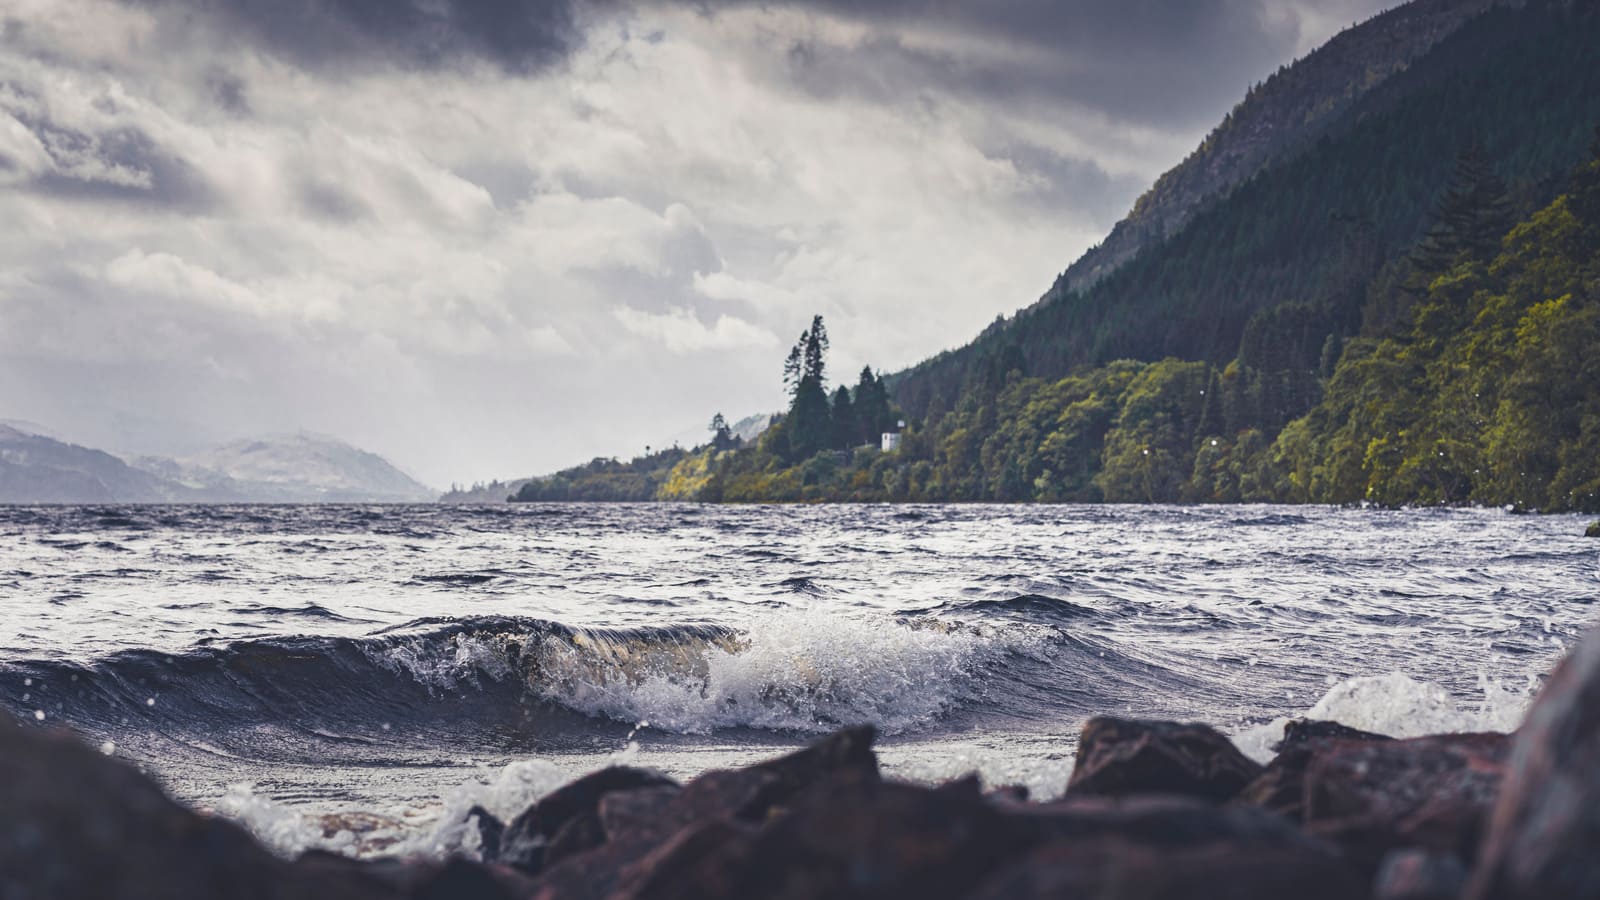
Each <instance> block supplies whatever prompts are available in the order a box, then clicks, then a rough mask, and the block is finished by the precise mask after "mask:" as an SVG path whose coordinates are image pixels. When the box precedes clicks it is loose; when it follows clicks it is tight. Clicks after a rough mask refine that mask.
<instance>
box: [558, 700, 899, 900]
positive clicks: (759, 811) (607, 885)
mask: <svg viewBox="0 0 1600 900" xmlns="http://www.w3.org/2000/svg"><path fill="white" fill-rule="evenodd" d="M875 736H876V733H875V731H874V730H873V729H872V728H871V727H863V728H851V729H845V730H843V731H840V732H836V733H834V734H831V735H829V736H827V737H825V738H822V739H821V740H819V741H817V742H816V743H814V744H812V745H811V746H809V747H806V748H805V749H803V750H799V751H796V752H794V753H791V754H788V755H786V756H781V757H778V758H776V759H772V760H768V761H766V762H762V763H757V764H756V765H753V766H749V767H746V768H743V769H730V770H717V771H711V772H707V773H705V774H703V775H701V776H700V777H698V778H696V779H694V780H693V781H691V782H690V783H689V784H687V785H685V786H684V787H683V789H682V790H681V791H672V792H670V794H668V793H667V792H663V791H660V790H659V786H657V787H641V788H634V789H632V790H626V791H614V792H610V793H607V794H606V795H604V796H603V797H601V798H600V800H599V806H598V809H597V812H596V816H597V819H598V821H599V824H600V826H601V830H602V832H603V834H604V838H605V840H604V843H601V844H597V845H592V846H590V847H588V848H586V852H580V853H576V854H563V858H561V859H552V860H551V864H550V865H549V866H548V868H546V869H545V870H544V871H543V872H542V874H541V880H540V894H539V896H541V897H546V898H584V900H587V898H602V897H607V896H610V895H611V894H612V893H613V891H614V890H615V889H616V888H617V884H618V879H619V877H620V876H621V875H622V873H623V872H624V871H628V872H631V873H632V875H631V876H630V877H632V878H633V880H634V882H635V887H634V888H632V889H633V890H646V886H650V887H648V890H649V891H652V892H654V891H660V890H665V888H663V887H661V884H662V881H661V880H660V879H659V878H655V877H654V876H651V875H650V873H651V872H652V871H654V867H656V866H669V867H672V868H673V869H674V870H676V869H677V868H682V867H685V866H688V865H690V863H691V862H693V863H694V864H695V865H711V864H710V863H703V862H701V861H699V857H698V856H694V857H693V858H692V859H691V858H690V856H689V855H692V854H693V853H695V852H697V851H698V848H700V847H701V844H700V843H697V842H694V841H689V842H687V843H685V841H687V839H686V838H685V837H684V835H685V834H687V833H689V832H693V831H696V830H700V829H705V828H708V827H711V826H716V827H715V828H712V830H711V831H710V832H708V833H713V834H722V833H728V829H733V830H734V831H738V832H740V833H744V832H751V831H753V830H754V828H755V826H756V825H758V824H760V823H762V822H765V821H767V820H769V819H770V818H772V817H773V816H775V815H777V814H779V813H781V812H782V811H783V810H784V809H785V808H786V806H787V805H788V804H789V803H792V802H794V800H795V799H796V798H797V797H799V796H800V795H802V794H804V793H806V792H807V791H809V790H812V789H814V788H816V787H818V786H819V785H823V784H831V783H837V784H846V785H850V786H853V787H861V786H863V785H871V784H877V783H879V781H880V778H879V775H878V761H877V756H876V755H875V754H874V753H873V752H872V741H873V739H874V738H875ZM723 826H726V827H723ZM669 843H671V844H674V846H677V847H678V849H676V850H674V851H673V852H672V853H670V854H667V855H666V856H664V857H658V856H657V851H658V850H659V849H660V848H662V847H663V846H665V845H667V844H669ZM680 845H681V846H680ZM646 858H649V859H651V860H657V861H656V862H653V863H652V864H651V865H649V866H645V867H644V868H643V869H641V868H640V867H639V864H640V861H641V860H643V859H646ZM719 871H720V870H719ZM714 875H715V873H713V872H711V871H710V870H708V873H707V876H706V877H708V878H710V877H714Z"/></svg>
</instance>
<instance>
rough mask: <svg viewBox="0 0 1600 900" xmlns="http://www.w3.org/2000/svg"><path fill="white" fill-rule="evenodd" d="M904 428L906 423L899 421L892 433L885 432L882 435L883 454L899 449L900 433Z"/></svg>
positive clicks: (902, 420)
mask: <svg viewBox="0 0 1600 900" xmlns="http://www.w3.org/2000/svg"><path fill="white" fill-rule="evenodd" d="M905 427H906V422H905V420H904V419H901V420H900V422H899V424H898V425H896V427H895V430H894V431H885V432H884V433H883V452H885V453H893V452H894V451H896V450H899V449H900V431H901V430H902V429H904V428H905Z"/></svg>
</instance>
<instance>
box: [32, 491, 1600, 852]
mask: <svg viewBox="0 0 1600 900" xmlns="http://www.w3.org/2000/svg"><path fill="white" fill-rule="evenodd" d="M1583 525H1584V522H1583V520H1581V519H1579V518H1577V517H1570V516H1516V515H1511V514H1508V513H1506V512H1503V511H1499V510H1417V511H1378V510H1355V509H1330V508H1320V507H1319V508H1306V507H1263V506H1242V507H1162V506H805V507H709V506H689V505H685V506H678V505H550V506H494V507H449V506H413V507H406V506H239V507H224V506H191V507H180V506H175V507H155V506H117V507H0V604H3V607H0V609H3V618H0V704H3V705H4V707H5V708H7V709H8V710H9V711H10V712H11V713H12V714H13V715H15V716H17V717H18V718H20V719H22V720H24V721H25V722H30V723H35V724H42V725H45V726H51V725H66V726H70V727H72V728H74V729H76V730H78V731H80V732H81V733H83V734H84V735H85V737H86V738H87V739H88V740H90V741H91V742H93V743H95V744H97V745H100V746H101V747H102V749H103V750H105V751H106V752H109V753H113V754H115V755H117V756H120V757H123V758H126V759H129V760H131V761H133V762H134V763H136V764H138V765H139V766H141V767H142V768H144V769H145V770H146V771H149V772H150V773H152V774H153V775H154V776H156V777H157V778H158V779H160V780H161V781H162V782H163V783H164V784H165V785H166V786H167V787H168V789H169V790H170V791H171V792H172V793H173V794H174V795H175V796H178V797H180V798H182V799H183V800H185V801H187V802H190V803H193V804H195V805H198V806H205V807H211V808H215V809H219V810H221V811H223V812H224V813H227V814H230V815H234V816H237V817H239V818H241V819H243V820H245V821H246V822H247V823H248V824H250V825H251V826H252V827H253V828H255V829H256V830H257V831H258V833H261V834H262V835H263V836H264V837H266V838H267V839H268V840H270V841H272V842H273V843H275V844H277V845H278V846H279V847H281V848H283V849H285V850H286V851H289V850H295V849H300V848H303V847H306V846H314V845H321V846H330V847H334V848H336V849H344V850H347V851H351V852H375V851H377V850H385V849H387V850H393V849H396V846H397V843H396V842H398V847H399V848H402V849H409V850H418V849H422V850H435V851H437V850H446V849H451V848H454V847H458V846H459V845H460V843H461V842H462V841H463V840H465V841H467V842H468V843H469V844H470V840H471V837H470V835H466V834H464V832H463V831H462V830H461V829H459V828H455V827H453V823H454V821H456V820H457V819H459V817H460V815H461V813H462V812H463V811H464V810H465V809H466V808H467V806H468V805H470V804H471V803H474V802H476V803H482V804H485V805H487V806H489V807H490V808H491V809H495V810H497V811H499V812H501V813H505V814H514V813H515V812H517V811H518V810H519V809H520V807H521V805H523V804H525V803H526V802H528V801H529V799H531V798H533V797H536V796H538V795H539V793H541V792H542V791H545V790H548V789H550V788H551V787H553V786H555V785H556V784H559V783H561V782H562V781H563V780H565V779H568V778H570V777H573V776H575V775H578V774H581V773H583V772H585V771H588V770H591V769H593V768H596V767H598V766H601V765H604V764H606V763H607V762H608V761H615V760H619V759H620V760H626V761H629V762H631V763H633V764H637V765H647V766H654V767H657V768H660V769H663V770H665V771H667V772H669V773H671V774H675V775H679V776H688V775H692V774H694V773H696V772H699V771H702V770H704V769H707V768H713V767H718V766H725V765H730V764H735V763H740V762H745V761H748V760H751V759H754V758H757V757H761V756H767V755H771V754H774V753H777V752H780V751H781V750H783V749H785V748H789V747H793V746H797V745H799V744H801V743H803V742H805V741H806V740H808V739H809V738H810V737H812V736H814V735H816V734H820V733H823V732H826V731H829V730H831V729H833V728H836V727H838V726H840V725H843V724H851V723H858V722H874V723H877V724H878V725H879V726H880V729H881V730H882V732H883V734H884V737H883V739H882V741H881V754H882V757H883V759H884V762H885V767H886V769H887V770H888V771H889V772H890V773H891V774H895V775H899V776H901V777H905V778H913V779H922V780H928V779H938V778H945V777H951V776H954V775H958V774H962V773H964V772H967V771H974V770H975V771H978V772H980V773H981V774H982V775H983V776H984V777H985V779H986V780H987V781H989V782H990V783H993V784H1000V783H1022V784H1026V785H1028V786H1029V787H1031V788H1032V789H1033V790H1034V791H1035V792H1037V793H1043V794H1050V793H1054V792H1057V791H1059V790H1060V789H1061V787H1062V786H1063V785H1064V784H1065V781H1066V778H1067V776H1068V774H1069V773H1070V770H1071V755H1072V751H1073V748H1074V741H1075V735H1076V733H1077V730H1078V728H1079V727H1080V726H1081V724H1082V723H1083V721H1084V720H1085V719H1086V718H1088V717H1090V716H1092V715H1095V714H1099V713H1108V714H1117V715H1131V716H1141V717H1162V718H1180V719H1192V720H1201V721H1206V722H1210V723H1212V724H1215V725H1217V726H1219V727H1222V728H1223V729H1224V730H1226V731H1228V732H1230V733H1232V734H1235V735H1237V736H1238V740H1239V741H1240V743H1241V745H1242V746H1245V747H1246V748H1247V750H1248V751H1249V752H1252V753H1255V754H1257V755H1261V754H1263V753H1265V752H1266V747H1267V746H1268V745H1269V744H1270V741H1271V738H1272V726H1271V724H1270V723H1271V722H1272V721H1273V720H1275V719H1278V718H1280V717H1284V716H1293V715H1300V714H1305V713H1306V712H1308V711H1311V712H1312V713H1314V714H1315V715H1318V716H1322V717H1332V718H1338V719H1340V720H1342V721H1346V722H1347V723H1349V724H1353V725H1357V726H1358V727H1368V728H1373V729H1376V730H1381V731H1387V732H1389V733H1395V734H1407V733H1424V732H1427V731H1435V730H1443V729H1466V728H1500V729H1505V728H1509V727H1513V726H1514V725H1515V723H1516V722H1517V720H1518V715H1519V714H1520V711H1521V709H1522V707H1523V705H1524V704H1525V702H1526V699H1527V697H1528V695H1529V694H1530V692H1531V691H1532V690H1533V689H1535V688H1536V686H1537V679H1538V678H1539V677H1541V676H1542V675H1543V674H1544V673H1545V672H1546V671H1547V670H1548V669H1549V667H1550V666H1551V665H1552V664H1553V663H1554V662H1555V661H1556V660H1557V659H1558V658H1559V657H1560V655H1561V654H1562V652H1563V650H1564V649H1565V648H1566V647H1567V646H1569V645H1570V644H1571V643H1572V642H1573V641H1574V640H1575V639H1576V638H1577V636H1578V635H1579V634H1580V633H1581V632H1582V630H1583V629H1584V628H1585V627H1586V626H1587V625H1588V624H1589V622H1590V620H1591V619H1592V617H1593V615H1594V610H1593V608H1592V607H1593V604H1594V601H1595V598H1596V595H1597V593H1600V591H1597V588H1600V542H1596V541H1593V540H1587V539H1585V538H1583V537H1582V536H1581V535H1582V532H1583ZM324 813H338V814H341V815H343V816H344V818H340V819H334V820H328V821H327V822H319V821H318V820H317V819H316V818H315V817H316V816H318V815H321V814H324ZM351 813H370V814H373V815H372V817H368V818H362V817H359V816H358V817H351V816H350V814H351Z"/></svg>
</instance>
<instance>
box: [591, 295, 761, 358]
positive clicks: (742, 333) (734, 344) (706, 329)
mask: <svg viewBox="0 0 1600 900" xmlns="http://www.w3.org/2000/svg"><path fill="white" fill-rule="evenodd" d="M612 315H613V316H615V317H616V319H617V322H619V323H620V324H621V325H622V327H623V328H624V329H625V330H627V332H628V333H629V334H633V335H637V336H638V337H642V338H647V339H649V340H651V341H655V342H657V343H659V344H661V346H663V347H666V348H667V349H668V350H670V351H672V352H673V353H698V352H702V351H705V350H743V349H749V348H765V347H776V346H778V338H777V336H775V335H774V334H773V333H772V332H770V331H766V330H765V329H762V328H758V327H756V326H754V325H752V324H750V323H749V322H746V321H745V320H743V319H739V318H735V317H734V316H730V315H726V314H723V315H720V316H717V319H716V321H715V322H713V323H712V324H711V325H706V324H704V323H702V322H701V321H700V319H699V318H697V317H696V316H695V314H694V313H692V312H690V311H689V310H687V309H683V308H681V307H675V308H673V309H670V310H668V311H666V312H664V313H647V312H641V311H640V310H637V309H633V308H631V307H627V306H619V307H617V308H616V309H614V310H612Z"/></svg>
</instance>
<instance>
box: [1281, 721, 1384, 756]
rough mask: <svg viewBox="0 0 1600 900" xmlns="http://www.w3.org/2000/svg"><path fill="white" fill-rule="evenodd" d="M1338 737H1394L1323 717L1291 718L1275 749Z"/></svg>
mask: <svg viewBox="0 0 1600 900" xmlns="http://www.w3.org/2000/svg"><path fill="white" fill-rule="evenodd" d="M1328 738H1338V739H1340V740H1346V741H1392V740H1394V738H1392V737H1389V736H1388V735H1386V734H1378V733H1376V732H1372V731H1362V730H1361V729H1359V728H1351V727H1350V726H1349V725H1343V724H1340V723H1338V722H1328V721H1324V720H1322V719H1291V720H1290V721H1289V723H1288V724H1286V725H1284V726H1283V740H1281V741H1279V742H1278V743H1277V745H1276V746H1275V747H1273V748H1272V749H1273V751H1275V752H1277V753H1283V752H1284V751H1287V750H1293V749H1295V748H1297V747H1303V746H1305V745H1306V744H1309V743H1311V742H1312V741H1320V740H1326V739H1328Z"/></svg>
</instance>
